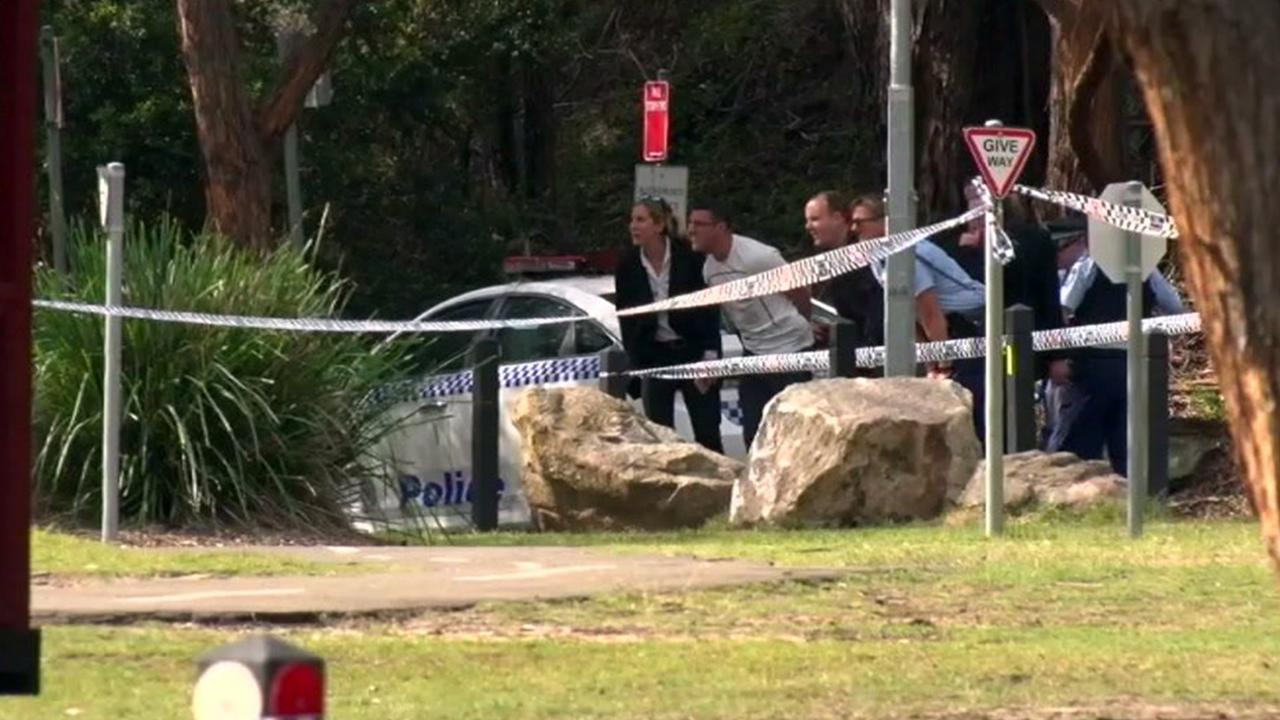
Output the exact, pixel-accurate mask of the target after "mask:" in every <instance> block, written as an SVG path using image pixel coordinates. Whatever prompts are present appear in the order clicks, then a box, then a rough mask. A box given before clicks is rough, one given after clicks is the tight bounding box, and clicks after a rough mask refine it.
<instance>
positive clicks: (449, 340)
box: [363, 298, 498, 527]
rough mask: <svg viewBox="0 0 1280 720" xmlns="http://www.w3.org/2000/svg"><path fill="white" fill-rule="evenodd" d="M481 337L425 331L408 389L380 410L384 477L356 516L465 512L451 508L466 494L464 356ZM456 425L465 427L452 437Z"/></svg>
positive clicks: (406, 518)
mask: <svg viewBox="0 0 1280 720" xmlns="http://www.w3.org/2000/svg"><path fill="white" fill-rule="evenodd" d="M497 307H498V306H497V301H496V299H495V298H482V299H477V300H473V301H470V302H465V303H462V304H459V305H454V306H452V307H449V308H447V309H445V310H443V311H442V312H439V313H436V314H434V315H432V316H431V317H430V318H428V319H431V320H482V319H486V318H491V317H493V315H494V314H495V313H496V311H497ZM484 334H485V333H484V332H475V333H442V334H439V335H431V336H428V337H427V338H426V339H425V340H424V342H423V344H422V346H421V347H420V348H418V349H417V351H416V357H415V358H414V361H413V365H412V368H411V369H412V371H413V372H414V375H413V382H412V383H410V385H411V387H410V388H409V389H408V390H407V391H405V392H404V394H403V396H402V397H403V399H401V400H399V401H397V402H395V403H393V404H392V405H391V406H390V407H389V408H388V409H387V411H386V412H387V420H388V421H389V422H390V423H393V424H394V425H393V428H392V429H391V430H390V432H389V433H388V434H387V436H386V437H384V438H383V439H382V442H381V443H380V447H379V448H378V450H377V451H376V452H377V458H378V459H379V460H380V461H381V462H382V464H383V472H384V474H385V482H384V484H383V486H382V487H378V488H373V489H371V490H372V492H367V495H370V497H366V498H364V499H363V502H364V504H365V508H364V514H366V515H371V516H372V519H373V520H375V521H382V522H386V523H389V524H392V525H401V524H412V523H414V522H421V523H424V524H426V525H427V526H428V527H431V526H433V525H434V524H435V523H436V522H443V521H445V520H450V519H449V518H448V516H450V515H453V516H455V517H453V518H452V519H451V520H450V521H449V522H448V524H449V525H453V524H456V523H457V522H458V521H465V520H466V519H467V517H466V515H467V514H469V512H470V510H469V509H468V510H467V512H466V513H460V512H458V508H459V507H460V506H461V505H462V504H463V503H464V502H465V501H466V496H467V492H468V491H469V487H468V484H467V482H466V478H465V477H464V476H463V474H462V472H461V470H462V469H463V468H466V467H468V466H470V462H471V461H470V452H471V444H470V432H469V428H470V427H471V402H470V401H471V397H470V382H471V372H470V371H469V370H467V369H466V368H467V362H466V355H467V352H468V350H469V349H470V348H471V346H472V345H474V343H475V341H476V340H477V339H479V338H480V337H482V336H484ZM459 428H468V432H467V433H465V434H460V433H459V432H458V429H459ZM468 508H469V506H468ZM375 524H376V522H375Z"/></svg>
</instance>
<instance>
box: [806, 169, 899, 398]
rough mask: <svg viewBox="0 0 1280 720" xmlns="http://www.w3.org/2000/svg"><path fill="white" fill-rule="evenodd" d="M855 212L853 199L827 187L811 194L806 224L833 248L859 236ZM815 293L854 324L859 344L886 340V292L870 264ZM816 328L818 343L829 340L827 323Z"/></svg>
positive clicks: (817, 243) (824, 248)
mask: <svg viewBox="0 0 1280 720" xmlns="http://www.w3.org/2000/svg"><path fill="white" fill-rule="evenodd" d="M852 213H853V210H852V208H851V207H850V203H849V201H848V200H847V199H846V198H845V196H844V195H842V194H840V193H838V192H836V191H834V190H823V191H822V192H819V193H817V194H816V195H814V196H813V197H812V198H810V199H809V201H808V202H807V203H805V206H804V228H805V231H806V232H808V233H809V237H811V238H813V246H814V248H815V249H816V250H818V251H819V252H829V251H831V250H836V249H838V248H842V247H845V246H847V245H848V244H849V243H851V242H853V241H854V240H856V237H855V236H854V235H853V232H852V223H853V214H852ZM813 293H814V299H816V300H820V301H822V302H824V303H827V304H828V305H830V306H831V307H833V308H834V309H835V311H836V312H837V313H838V314H839V315H840V317H841V318H843V319H845V320H848V321H849V322H850V323H852V324H853V326H854V328H855V329H856V333H857V338H858V343H857V344H858V345H860V346H867V345H880V344H883V343H884V292H883V291H882V290H881V288H880V284H879V283H877V282H876V278H875V274H874V273H873V272H872V271H871V268H870V267H864V268H859V269H857V270H855V271H853V272H851V273H845V274H843V275H837V276H836V277H834V278H831V279H830V280H828V281H826V282H824V283H822V284H821V285H818V286H817V287H815V288H814V291H813ZM813 331H814V337H815V339H816V340H817V343H818V345H820V346H825V345H827V344H828V342H829V340H828V337H827V333H828V326H827V325H825V324H822V323H814V324H813ZM866 374H868V375H875V374H879V373H876V372H874V371H869V372H868V373H866Z"/></svg>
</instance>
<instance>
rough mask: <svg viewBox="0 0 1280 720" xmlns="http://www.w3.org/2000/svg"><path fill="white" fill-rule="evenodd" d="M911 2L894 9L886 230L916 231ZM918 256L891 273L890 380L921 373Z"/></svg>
mask: <svg viewBox="0 0 1280 720" xmlns="http://www.w3.org/2000/svg"><path fill="white" fill-rule="evenodd" d="M912 25H913V23H912V18H911V0H892V4H890V6H889V32H890V40H889V108H888V112H889V122H888V144H889V154H888V165H889V168H888V169H889V198H888V203H887V207H886V213H887V215H888V217H887V218H886V229H887V231H888V232H890V233H896V232H902V231H904V230H910V229H912V228H914V227H915V223H916V201H915V179H914V176H913V173H914V171H915V108H914V96H913V90H912V87H911V31H912ZM915 266H916V256H915V251H914V250H906V251H904V252H899V253H895V254H894V255H891V256H890V257H889V261H888V263H887V267H886V269H885V287H884V295H885V297H884V333H885V368H884V370H885V376H886V377H890V376H894V375H915V373H916V349H915V342H916V336H915V329H916V304H915V303H916V299H915Z"/></svg>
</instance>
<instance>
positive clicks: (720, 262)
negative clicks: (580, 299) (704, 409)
mask: <svg viewBox="0 0 1280 720" xmlns="http://www.w3.org/2000/svg"><path fill="white" fill-rule="evenodd" d="M689 241H690V243H691V244H692V245H693V249H694V250H695V251H697V252H700V253H703V254H705V255H706V256H707V259H706V263H705V264H704V265H703V267H702V275H703V278H704V279H705V280H706V283H707V285H708V286H709V287H710V286H714V285H723V284H725V283H727V282H732V281H734V280H740V279H742V278H745V277H749V276H752V275H757V274H759V273H762V272H764V271H766V270H772V269H773V268H776V267H780V266H782V265H785V264H786V261H785V260H784V259H783V258H782V253H780V252H778V250H777V249H776V248H774V247H772V246H770V245H766V244H765V243H762V242H760V241H759V240H756V239H754V238H750V237H747V236H745V235H739V234H737V233H735V232H733V228H732V221H731V219H730V217H729V214H728V213H727V212H726V211H725V210H724V209H723V208H722V207H721V206H718V205H715V204H711V203H701V204H693V205H691V206H690V211H689ZM721 310H722V311H723V312H724V315H725V318H726V319H727V320H728V321H729V323H730V324H731V325H732V326H733V328H734V330H735V331H736V332H737V334H738V337H739V338H741V340H742V348H743V355H747V356H749V355H776V354H780V353H796V352H804V351H807V350H811V349H813V345H814V342H813V330H812V329H811V328H810V327H809V315H810V303H809V289H808V288H806V287H799V288H796V289H794V290H789V291H787V292H785V293H774V294H771V295H765V296H763V297H755V298H747V299H746V300H736V301H733V302H728V303H725V304H723V305H721ZM812 378H813V375H812V373H807V372H805V373H771V374H759V375H744V376H742V377H741V378H739V382H738V400H739V402H740V403H741V404H742V439H743V442H745V443H746V445H747V447H748V448H750V447H751V443H752V441H753V440H754V439H755V436H756V431H757V430H758V429H759V427H760V420H761V418H762V417H763V415H764V407H765V405H766V404H768V402H769V400H771V399H772V398H773V397H774V396H775V395H777V394H778V393H780V392H782V390H783V389H784V388H785V387H787V386H788V385H791V384H793V383H797V382H805V381H807V380H811V379H812Z"/></svg>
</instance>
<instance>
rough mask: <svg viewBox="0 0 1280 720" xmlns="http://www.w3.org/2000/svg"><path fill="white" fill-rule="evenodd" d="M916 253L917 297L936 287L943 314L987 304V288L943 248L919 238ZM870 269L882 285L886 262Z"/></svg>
mask: <svg viewBox="0 0 1280 720" xmlns="http://www.w3.org/2000/svg"><path fill="white" fill-rule="evenodd" d="M915 252H916V262H915V266H916V272H915V294H916V296H917V297H919V296H920V293H922V292H924V291H925V290H930V289H932V290H935V291H936V292H937V293H938V305H939V306H940V307H941V308H942V312H944V313H950V312H960V313H963V312H971V311H973V310H977V309H979V308H982V307H985V306H986V302H987V294H986V287H985V286H984V285H983V284H982V283H980V282H978V281H977V280H974V279H973V278H972V277H970V276H969V274H968V273H966V272H965V271H964V268H962V267H960V263H958V262H956V261H955V258H953V257H951V256H950V255H948V254H947V252H946V251H945V250H943V249H942V248H940V247H938V246H937V245H935V244H934V243H933V242H931V241H929V240H921V241H920V242H918V243H916V245H915ZM872 268H873V269H874V270H875V275H876V279H877V280H879V281H880V284H881V285H884V284H885V262H884V261H883V260H881V261H879V262H877V263H875V264H874V265H873V266H872Z"/></svg>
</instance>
